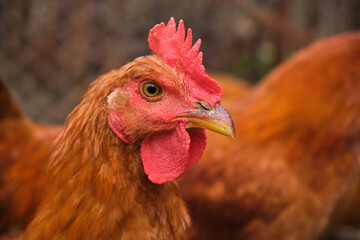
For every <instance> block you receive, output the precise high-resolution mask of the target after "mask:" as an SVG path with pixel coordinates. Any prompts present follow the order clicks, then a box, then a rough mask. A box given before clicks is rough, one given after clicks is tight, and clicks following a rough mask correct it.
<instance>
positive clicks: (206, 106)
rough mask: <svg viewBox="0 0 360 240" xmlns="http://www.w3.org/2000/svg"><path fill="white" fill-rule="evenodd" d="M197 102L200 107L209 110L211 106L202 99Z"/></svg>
mask: <svg viewBox="0 0 360 240" xmlns="http://www.w3.org/2000/svg"><path fill="white" fill-rule="evenodd" d="M198 104H199V105H200V107H201V108H203V109H205V110H211V109H212V107H211V106H210V104H209V103H208V102H206V101H204V100H201V101H199V102H198Z"/></svg>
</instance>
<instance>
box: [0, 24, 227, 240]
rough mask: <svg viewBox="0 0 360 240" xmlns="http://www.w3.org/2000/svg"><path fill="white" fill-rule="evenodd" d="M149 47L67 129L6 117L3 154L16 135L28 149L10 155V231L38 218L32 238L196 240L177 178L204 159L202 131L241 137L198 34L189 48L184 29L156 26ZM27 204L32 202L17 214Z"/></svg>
mask: <svg viewBox="0 0 360 240" xmlns="http://www.w3.org/2000/svg"><path fill="white" fill-rule="evenodd" d="M148 41H149V45H150V48H151V49H152V50H153V52H154V53H155V54H157V55H151V56H144V57H139V58H137V59H135V60H134V61H132V62H130V63H128V64H126V65H124V66H123V67H121V68H119V69H116V70H113V71H111V72H109V73H107V74H104V75H102V76H101V77H99V78H98V79H97V80H96V81H95V82H94V83H93V84H92V85H91V86H90V88H89V90H88V91H87V92H86V94H85V95H84V96H83V98H82V101H81V103H80V104H79V105H78V106H77V107H76V108H75V109H74V110H73V111H72V112H71V114H70V115H69V117H68V118H67V120H66V123H65V126H64V128H61V127H60V128H59V129H53V128H51V127H48V128H47V127H41V126H37V125H35V124H33V123H31V122H30V121H29V120H28V119H26V118H25V117H23V116H21V114H17V111H16V109H15V108H14V109H13V110H14V111H4V113H6V114H4V116H5V115H6V116H10V115H11V114H13V115H15V116H16V117H17V119H16V121H14V119H10V118H6V116H5V117H4V119H1V120H2V121H1V125H0V126H4V128H6V129H8V131H6V132H4V135H3V136H2V139H1V140H3V141H2V143H3V145H2V146H3V147H4V148H6V147H7V146H11V144H13V143H14V141H15V140H16V139H17V137H16V136H21V137H20V139H21V140H23V141H24V147H23V149H21V148H16V149H15V148H14V149H15V150H14V151H12V152H10V153H9V154H8V155H6V154H5V153H4V152H0V153H4V155H2V156H1V159H0V160H1V161H0V162H1V164H3V166H4V168H3V172H2V182H1V185H0V189H1V191H2V192H0V193H6V199H5V200H6V201H3V198H1V199H0V201H1V205H0V206H1V207H2V209H1V210H2V211H4V212H5V213H6V216H5V219H2V221H3V220H4V221H3V222H4V228H5V227H8V226H9V225H10V226H12V225H13V224H16V223H19V225H20V227H23V226H24V225H25V224H26V223H27V221H29V219H31V223H30V224H29V225H28V226H27V228H26V231H25V233H24V236H23V238H24V239H186V237H187V228H188V226H189V224H190V219H189V216H188V213H187V210H186V207H185V204H184V202H183V200H182V199H181V197H180V193H179V189H178V185H177V184H176V183H174V182H172V180H174V179H175V178H177V177H179V176H181V175H182V174H184V173H185V172H186V171H187V170H188V169H189V168H190V167H191V166H192V165H194V164H195V163H196V162H197V161H198V160H199V158H200V156H201V154H202V151H203V150H204V148H205V145H206V136H205V130H204V129H201V128H208V129H212V130H214V131H217V132H220V133H223V134H228V135H229V136H232V135H233V134H234V129H233V124H232V121H231V118H230V116H229V115H228V114H227V112H226V111H225V110H224V109H223V108H222V107H221V106H220V104H219V101H220V99H221V95H222V92H221V87H220V85H218V83H217V82H216V81H214V80H213V79H211V78H210V77H209V76H207V75H206V74H205V69H204V67H203V66H202V54H201V53H199V52H198V50H199V47H200V42H197V43H196V44H195V45H194V46H193V47H192V35H191V30H189V31H188V35H187V38H186V40H185V27H184V24H183V22H182V21H180V23H179V27H178V29H177V30H176V24H175V21H174V19H171V20H170V21H169V23H168V25H167V26H166V25H165V24H164V23H162V24H159V25H156V26H155V27H154V28H153V29H152V30H151V31H150V34H149V39H148ZM0 96H1V95H0ZM0 110H1V109H0ZM9 112H10V113H11V114H9ZM1 113H2V112H1ZM15 113H16V114H15ZM59 132H61V133H60V135H58V134H59ZM16 134H18V135H16ZM10 135H11V136H10ZM55 137H57V138H56V141H55V142H54V143H53V144H52V145H53V146H52V147H50V144H51V142H52V141H53V140H54V138H55ZM6 141H8V142H6ZM28 145H29V146H28ZM10 148H11V147H10ZM27 148H28V151H27ZM19 151H22V152H21V153H20V152H19ZM27 157H28V158H33V159H31V160H30V161H29V162H26V158H27ZM22 173H24V176H21V174H22ZM42 173H44V174H42ZM9 181H10V182H9ZM44 189H45V190H44ZM28 195H30V196H28ZM21 197H23V198H26V200H25V204H24V205H23V206H21V207H20V208H18V209H17V208H16V204H20V205H21V204H22V203H21V202H20V201H18V200H19V199H20V198H21ZM40 198H41V199H42V200H41V202H40V205H39V207H38V209H37V211H36V213H35V214H34V217H33V216H32V214H33V212H34V209H35V208H36V205H37V203H36V202H38V201H39V200H40ZM9 206H11V208H10V207H9Z"/></svg>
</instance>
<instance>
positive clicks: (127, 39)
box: [0, 0, 360, 123]
mask: <svg viewBox="0 0 360 240" xmlns="http://www.w3.org/2000/svg"><path fill="white" fill-rule="evenodd" d="M171 16H173V17H174V18H175V19H176V21H179V20H180V19H183V20H184V21H185V25H186V27H187V28H188V27H191V28H192V30H193V33H194V38H195V39H197V38H201V39H202V40H203V44H202V47H201V50H202V51H203V52H204V65H205V67H206V68H207V70H210V71H217V72H219V71H220V72H225V73H230V74H233V75H236V76H238V77H241V78H243V79H246V80H248V81H251V82H253V83H255V82H258V81H259V80H261V78H262V77H263V76H264V75H265V74H266V73H267V72H269V71H270V70H271V69H272V68H273V67H274V66H276V65H277V64H279V63H281V62H282V61H283V60H285V59H286V58H288V57H289V56H290V55H291V54H292V53H293V52H294V51H296V50H298V49H299V48H302V47H303V46H305V45H307V44H309V43H310V42H313V41H314V40H315V39H317V38H321V37H325V36H329V35H333V34H337V33H341V32H345V31H350V30H354V29H359V28H360V1H359V0H316V1H314V0H246V1H245V0H244V1H240V0H237V1H236V0H221V1H220V0H207V1H205V0H196V1H192V0H182V1H170V0H132V1H130V0H123V1H118V0H102V1H99V0H86V1H85V0H77V1H70V0H61V1H60V0H58V1H55V0H12V1H8V0H0V50H1V51H0V76H1V77H2V78H3V80H4V81H5V82H6V83H7V85H8V86H9V88H10V89H11V91H12V93H13V95H15V97H16V98H17V101H18V102H19V103H20V104H21V106H22V107H23V109H24V110H25V111H26V112H27V113H28V114H29V115H30V116H31V118H33V119H34V120H36V121H38V122H42V123H62V122H63V121H64V119H65V118H66V116H67V115H68V113H69V112H70V111H71V110H72V109H73V108H74V106H75V105H76V104H77V103H78V102H79V99H80V97H81V95H82V94H83V93H84V92H85V91H86V89H87V87H88V85H89V84H90V83H91V82H92V81H93V80H95V79H96V78H97V77H98V76H99V75H101V74H103V73H105V72H108V71H109V70H111V69H114V68H117V67H120V66H122V65H123V64H125V63H127V62H128V61H131V60H133V59H134V58H136V57H138V56H142V55H146V54H150V50H149V47H148V44H147V35H148V32H149V30H150V29H151V28H152V27H153V26H154V25H155V24H157V23H160V22H162V21H164V22H167V21H168V20H169V18H170V17H171Z"/></svg>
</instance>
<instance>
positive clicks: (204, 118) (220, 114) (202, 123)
mask: <svg viewBox="0 0 360 240" xmlns="http://www.w3.org/2000/svg"><path fill="white" fill-rule="evenodd" d="M179 118H183V119H186V120H187V124H186V128H205V129H208V130H211V131H214V132H217V133H220V134H223V135H225V136H229V137H232V138H235V127H234V123H233V121H232V119H231V117H230V115H229V114H228V113H227V112H226V110H225V109H224V108H223V107H222V106H221V105H220V104H219V103H217V104H216V105H215V107H214V108H211V107H210V106H209V104H207V103H206V102H205V104H204V102H199V103H198V110H197V111H195V112H188V113H183V114H180V115H179V116H177V117H176V118H175V119H179ZM175 119H173V120H175ZM173 120H172V121H173Z"/></svg>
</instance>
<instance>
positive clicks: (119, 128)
mask: <svg viewBox="0 0 360 240" xmlns="http://www.w3.org/2000/svg"><path fill="white" fill-rule="evenodd" d="M121 122H122V119H121V114H120V113H118V112H116V111H115V110H111V111H110V114H109V117H108V124H109V127H110V128H111V130H112V131H113V132H114V133H115V135H116V136H118V137H119V138H120V139H121V141H123V142H124V143H126V144H128V143H130V140H129V138H128V137H127V136H126V134H125V131H124V127H123V125H122V123H121Z"/></svg>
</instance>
